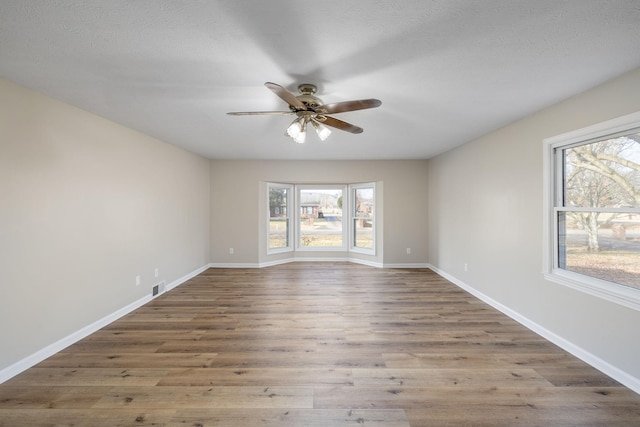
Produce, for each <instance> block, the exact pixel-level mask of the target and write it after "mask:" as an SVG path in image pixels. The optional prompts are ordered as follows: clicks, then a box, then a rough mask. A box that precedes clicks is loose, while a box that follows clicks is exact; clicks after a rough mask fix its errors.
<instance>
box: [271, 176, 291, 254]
mask: <svg viewBox="0 0 640 427" xmlns="http://www.w3.org/2000/svg"><path fill="white" fill-rule="evenodd" d="M288 192H289V189H288V188H270V189H269V249H276V248H286V247H289V218H288V216H287V215H288V210H289V209H288V206H287V203H288V200H289V199H288Z"/></svg>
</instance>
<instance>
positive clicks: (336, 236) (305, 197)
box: [299, 189, 343, 247]
mask: <svg viewBox="0 0 640 427" xmlns="http://www.w3.org/2000/svg"><path fill="white" fill-rule="evenodd" d="M299 204H300V246H304V247H336V246H337V247H341V246H343V242H342V190H336V189H308V190H305V189H303V190H300V200H299Z"/></svg>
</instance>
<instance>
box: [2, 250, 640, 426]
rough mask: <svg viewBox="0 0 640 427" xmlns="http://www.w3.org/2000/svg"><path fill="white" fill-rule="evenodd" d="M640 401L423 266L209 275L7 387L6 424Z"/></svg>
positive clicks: (371, 420) (445, 411)
mask: <svg viewBox="0 0 640 427" xmlns="http://www.w3.org/2000/svg"><path fill="white" fill-rule="evenodd" d="M638 425H640V396H639V395H637V394H635V393H634V392H632V391H630V390H629V389H626V388H625V387H623V386H621V385H620V384H618V383H617V382H615V381H613V380H612V379H610V378H608V377H606V376H605V375H603V374H601V373H600V372H598V371H597V370H595V369H593V368H591V367H589V366H587V365H586V364H584V363H583V362H581V361H580V360H578V359H576V358H575V357H573V356H571V355H569V354H567V353H566V352H564V351H563V350H561V349H559V348H557V347H556V346H554V345H553V344H550V343H549V342H547V341H545V340H544V339H542V338H540V337H539V336H537V335H535V334H534V333H532V332H530V331H528V330H527V329H525V328H524V327H522V326H520V325H519V324H517V323H515V322H514V321H512V320H511V319H509V318H507V317H506V316H504V315H503V314H501V313H499V312H497V311H496V310H494V309H493V308H491V307H489V306H487V305H486V304H484V303H483V302H481V301H478V300H477V299H475V298H474V297H472V296H470V295H469V294H467V293H465V292H464V291H462V290H460V289H459V288H457V287H456V286H454V285H453V284H451V283H449V282H447V281H446V280H444V279H443V278H441V277H439V276H438V275H436V274H435V273H433V272H431V271H429V270H419V269H414V270H403V269H376V268H371V267H366V266H361V265H356V264H347V263H322V264H319V263H295V264H287V265H283V266H276V267H269V268H264V269H209V270H207V271H206V272H204V273H203V274H201V275H199V276H198V277H195V278H193V279H192V280H190V281H188V282H187V283H185V284H183V285H182V286H180V287H178V288H176V289H174V290H172V291H171V292H168V293H166V294H164V295H161V296H160V297H158V298H156V299H155V300H153V301H152V302H151V303H149V304H147V305H146V306H144V307H142V308H140V309H138V310H136V311H135V312H133V313H131V314H129V315H127V316H125V317H123V318H121V319H120V320H118V321H116V322H114V323H112V324H111V325H109V326H108V327H105V328H104V329H102V330H100V331H98V332H96V333H94V334H93V335H91V336H89V337H87V338H86V339H84V340H82V341H80V342H78V343H76V344H74V345H72V346H70V347H69V348H67V349H65V350H64V351H62V352H60V353H58V354H56V355H54V356H52V357H51V358H49V359H47V360H45V361H44V362H42V363H40V364H38V365H37V366H35V367H33V368H31V369H29V370H27V371H25V372H24V373H22V374H20V375H18V376H17V377H15V378H13V379H11V380H9V381H7V382H6V383H4V384H2V385H0V426H7V427H9V426H10V427H17V426H100V427H102V426H104V427H107V426H108V427H114V426H170V427H178V426H181V427H185V426H187V427H202V426H233V427H237V426H263V427H264V426H267V427H275V426H278V427H283V426H284V427H287V426H318V427H320V426H322V427H328V426H337V427H343V426H357V427H361V426H370V427H371V426H373V427H383V426H384V427H407V426H411V427H419V426H430V427H432V426H607V427H611V426H638Z"/></svg>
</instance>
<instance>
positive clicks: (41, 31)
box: [0, 0, 640, 159]
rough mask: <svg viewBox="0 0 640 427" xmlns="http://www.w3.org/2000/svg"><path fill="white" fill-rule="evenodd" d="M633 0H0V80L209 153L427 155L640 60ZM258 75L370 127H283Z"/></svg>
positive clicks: (639, 8) (637, 0) (639, 9)
mask: <svg viewBox="0 0 640 427" xmlns="http://www.w3.org/2000/svg"><path fill="white" fill-rule="evenodd" d="M639 42H640V0H607V1H603V0H566V1H559V0H535V1H533V0H483V1H477V0H431V1H427V0H384V1H383V0H360V1H349V0H338V1H335V0H324V1H309V0H270V1H259V0H255V1H248V0H218V1H212V0H199V1H198V0H191V1H178V0H101V1H97V0H92V1H90V0H40V1H35V0H1V1H0V76H2V77H4V78H6V79H9V80H12V81H14V82H17V83H19V84H22V85H24V86H26V87H29V88H32V89H34V90H36V91H39V92H41V93H44V94H47V95H49V96H52V97H54V98H58V99H61V100H63V101H65V102H68V103H70V104H73V105H75V106H78V107H80V108H82V109H85V110H88V111H90V112H93V113H95V114H98V115H100V116H103V117H106V118H108V119H111V120H113V121H115V122H118V123H121V124H123V125H126V126H129V127H131V128H134V129H137V130H139V131H142V132H144V133H147V134H149V135H152V136H155V137H157V138H159V139H162V140H164V141H167V142H169V143H171V144H174V145H177V146H180V147H183V148H185V149H187V150H190V151H193V152H195V153H199V154H202V155H204V156H206V157H209V158H217V159H232V158H245V159H411V158H429V157H431V156H434V155H436V154H438V153H441V152H443V151H446V150H448V149H451V148H453V147H455V146H457V145H461V144H463V143H465V142H467V141H469V140H472V139H474V138H477V137H479V136H481V135H484V134H486V133H488V132H490V131H492V130H495V129H497V128H499V127H502V126H504V125H506V124H508V123H510V122H513V121H515V120H517V119H519V118H521V117H524V116H526V115H528V114H530V113H533V112H535V111H537V110H539V109H542V108H544V107H546V106H549V105H551V104H554V103H556V102H558V101H561V100H563V99H565V98H567V97H570V96H572V95H574V94H577V93H579V92H582V91H584V90H587V89H589V88H591V87H594V86H596V85H598V84H600V83H602V82H604V81H606V80H608V79H611V78H613V77H616V76H618V75H620V74H623V73H625V72H627V71H629V70H632V69H634V68H637V67H639V66H640V47H639V46H640V43H639ZM266 81H272V82H276V83H279V84H281V85H283V86H285V87H287V88H288V89H289V90H291V91H296V87H297V85H298V84H299V83H307V82H308V83H314V84H316V85H317V86H318V88H319V91H318V94H317V95H318V96H319V97H320V98H322V99H323V100H324V102H326V103H333V102H340V101H347V100H353V99H362V98H378V99H380V100H382V106H381V107H380V108H377V109H372V110H365V111H356V112H349V113H343V114H340V115H337V116H336V117H338V118H340V119H342V120H345V121H348V122H351V123H354V124H356V125H358V126H361V127H363V128H364V129H365V131H364V133H362V134H360V135H352V134H349V133H345V132H341V131H339V130H335V131H334V132H333V134H332V135H331V136H330V137H329V139H328V140H327V141H326V142H320V141H319V140H318V138H317V137H316V135H314V134H311V135H309V137H308V138H307V143H306V144H295V143H294V142H293V141H292V140H291V139H289V138H286V137H285V136H284V130H285V128H286V127H287V126H288V124H289V123H290V122H291V120H292V117H290V116H240V117H237V116H228V115H226V114H225V113H226V112H227V111H247V110H249V111H253V110H282V109H286V104H285V103H284V102H283V101H282V100H280V99H279V98H278V97H276V96H275V95H274V94H273V93H272V92H271V91H269V90H268V89H266V88H265V87H264V86H263V83H264V82H266Z"/></svg>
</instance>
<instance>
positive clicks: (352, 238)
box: [342, 182, 376, 255]
mask: <svg viewBox="0 0 640 427" xmlns="http://www.w3.org/2000/svg"><path fill="white" fill-rule="evenodd" d="M369 188H371V189H372V190H373V216H372V218H371V233H372V239H373V245H372V246H373V247H372V248H362V247H358V246H356V227H355V225H354V223H355V221H356V220H357V219H359V217H358V216H357V212H356V190H360V189H369ZM349 196H350V200H351V203H349V221H350V222H349V251H350V252H356V253H361V254H367V255H375V254H376V184H375V182H367V183H362V184H350V185H349ZM342 206H344V201H343V204H342ZM343 211H344V210H343ZM367 219H368V218H367Z"/></svg>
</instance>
